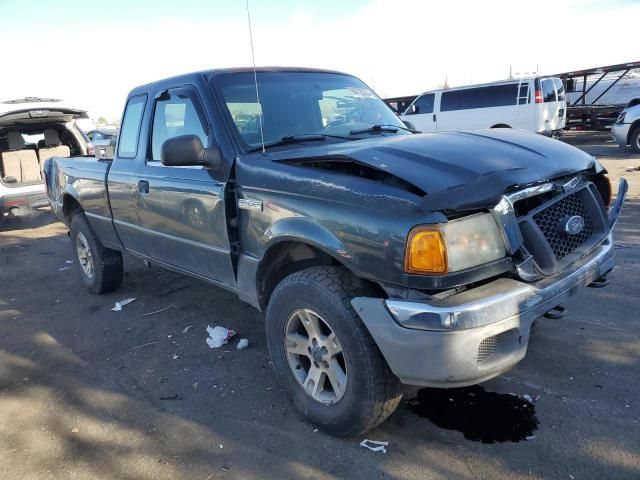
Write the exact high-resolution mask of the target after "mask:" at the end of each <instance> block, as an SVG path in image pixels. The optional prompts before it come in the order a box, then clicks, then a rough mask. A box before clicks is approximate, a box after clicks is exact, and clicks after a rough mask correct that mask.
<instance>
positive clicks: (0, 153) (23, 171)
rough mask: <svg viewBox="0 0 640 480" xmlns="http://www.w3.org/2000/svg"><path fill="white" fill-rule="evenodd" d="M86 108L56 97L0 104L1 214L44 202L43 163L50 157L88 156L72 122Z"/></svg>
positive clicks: (44, 203)
mask: <svg viewBox="0 0 640 480" xmlns="http://www.w3.org/2000/svg"><path fill="white" fill-rule="evenodd" d="M78 118H87V114H86V112H84V111H83V110H77V109H74V108H67V107H65V106H64V105H63V104H61V103H60V101H59V100H54V99H41V98H37V97H28V98H25V99H17V100H9V101H6V102H0V218H2V217H4V216H6V215H11V214H17V213H20V212H22V211H24V210H26V209H31V208H38V207H43V206H47V205H48V201H47V197H46V194H45V189H44V184H43V181H42V174H41V167H42V165H43V163H44V161H45V160H46V159H47V158H49V157H51V156H54V155H56V156H58V157H64V156H70V155H86V154H87V153H88V150H87V138H86V136H85V135H84V133H83V132H82V131H81V130H80V129H79V128H78V127H77V126H76V124H75V120H76V119H78Z"/></svg>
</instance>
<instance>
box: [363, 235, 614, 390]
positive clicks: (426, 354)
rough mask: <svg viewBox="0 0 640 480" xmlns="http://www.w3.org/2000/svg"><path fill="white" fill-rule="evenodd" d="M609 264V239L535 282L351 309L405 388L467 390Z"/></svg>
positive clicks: (511, 361)
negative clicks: (539, 321)
mask: <svg viewBox="0 0 640 480" xmlns="http://www.w3.org/2000/svg"><path fill="white" fill-rule="evenodd" d="M614 264H615V252H614V247H613V240H612V237H611V236H609V237H608V238H607V239H606V240H605V241H604V242H603V243H602V244H600V246H598V247H597V248H596V249H595V250H594V251H593V252H592V253H591V254H590V255H589V256H587V257H584V258H583V259H582V260H580V261H578V262H576V264H574V266H573V268H571V269H569V270H567V271H565V272H563V273H561V274H559V275H556V276H554V277H552V278H547V279H544V280H540V281H538V282H535V283H526V282H522V281H519V280H514V279H508V278H501V279H498V280H495V281H493V282H491V283H488V284H485V285H482V286H480V287H477V288H474V289H471V290H467V291H465V292H462V293H460V294H457V295H452V296H450V297H447V298H444V299H442V300H438V301H434V302H432V303H430V304H427V303H416V302H407V301H400V300H384V299H378V298H365V297H358V298H354V299H353V300H352V305H353V307H354V308H355V310H356V312H358V315H359V316H360V318H361V319H362V321H363V322H364V324H365V325H366V326H367V328H368V329H369V332H370V333H371V335H372V336H373V338H374V340H375V341H376V343H377V344H378V347H379V348H380V351H381V352H382V354H383V356H384V357H385V359H386V360H387V363H388V364H389V367H390V368H391V370H392V371H393V372H394V373H395V375H396V376H397V377H398V378H399V379H400V380H401V381H402V382H403V383H406V384H410V385H421V386H432V387H460V386H466V385H473V384H476V383H480V382H483V381H485V380H489V379H490V378H492V377H495V376H497V375H500V374H501V373H503V372H505V371H507V370H509V369H511V368H513V367H514V366H515V365H516V364H517V363H518V362H519V361H520V360H522V358H523V357H524V356H525V353H526V351H527V345H528V343H529V333H530V330H531V325H532V323H533V321H534V320H535V319H536V318H538V317H540V316H541V315H544V314H545V313H546V312H548V311H549V310H551V309H553V308H554V307H556V306H558V305H560V304H561V303H563V302H565V301H566V300H567V299H568V298H569V297H571V296H573V295H574V294H575V293H576V292H578V291H579V290H581V289H582V288H583V287H585V286H587V285H589V284H590V283H592V282H593V281H594V280H596V279H598V278H600V277H602V276H604V275H606V274H607V273H608V272H609V271H610V270H611V269H612V268H613V266H614Z"/></svg>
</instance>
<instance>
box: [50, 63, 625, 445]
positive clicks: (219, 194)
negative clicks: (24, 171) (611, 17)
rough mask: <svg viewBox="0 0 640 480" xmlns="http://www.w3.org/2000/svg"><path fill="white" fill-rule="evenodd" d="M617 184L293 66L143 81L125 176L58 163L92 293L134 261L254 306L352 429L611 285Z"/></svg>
mask: <svg viewBox="0 0 640 480" xmlns="http://www.w3.org/2000/svg"><path fill="white" fill-rule="evenodd" d="M605 173H606V172H605V171H604V169H603V168H602V166H601V165H600V164H599V163H598V162H597V161H596V160H595V159H594V158H592V157H591V156H589V155H587V154H586V153H583V152H582V151H580V150H577V149H575V148H573V147H571V146H568V145H565V144H563V143H561V142H559V141H556V140H552V139H549V138H544V137H542V136H540V135H536V134H530V133H525V132H519V131H513V130H508V129H495V130H490V131H474V132H448V133H438V134H419V133H417V132H414V131H413V130H411V129H410V128H408V126H407V125H405V124H403V123H402V122H401V121H400V120H399V119H398V118H397V117H396V116H395V115H394V113H393V112H392V111H391V110H390V109H389V108H388V107H387V106H386V105H385V104H384V103H383V102H382V101H381V100H380V99H379V98H378V97H377V96H376V95H375V94H374V93H373V92H372V91H371V90H370V89H369V88H368V87H367V86H366V85H365V84H363V83H362V82H361V81H360V80H358V79H357V78H354V77H352V76H349V75H345V74H341V73H337V72H330V71H320V70H309V69H283V68H261V69H258V70H257V71H256V72H254V71H253V70H249V69H233V70H231V69H230V70H213V71H207V72H200V73H194V74H189V75H184V76H180V77H175V78H170V79H167V80H161V81H158V82H155V83H152V84H149V85H144V86H141V87H138V88H136V89H134V90H133V91H132V92H131V93H130V95H129V97H128V99H127V102H126V107H125V111H124V114H123V117H122V126H121V132H120V137H119V139H118V145H117V149H116V155H115V158H114V159H113V160H112V161H111V160H109V161H106V160H96V159H93V158H53V159H50V160H49V161H48V163H47V164H46V167H45V175H46V186H47V190H48V195H49V198H50V202H51V205H52V207H53V209H54V211H55V213H56V215H57V216H58V218H59V219H60V220H61V221H63V222H65V223H66V224H67V225H68V226H69V228H70V231H71V235H70V237H71V244H72V248H73V251H74V254H75V255H76V257H77V259H76V260H77V261H76V262H75V263H76V264H77V265H78V271H79V273H80V276H81V278H82V280H83V282H84V283H85V284H86V286H87V287H88V288H89V290H91V291H92V292H94V293H103V292H107V291H110V290H113V289H115V288H117V287H118V286H119V285H120V283H121V280H122V275H123V267H122V253H123V252H127V253H130V254H133V255H136V256H138V257H140V258H143V259H145V260H148V261H149V262H152V263H155V264H157V265H160V266H162V267H166V268H168V269H171V270H175V271H177V272H181V273H184V274H187V275H191V276H194V277H197V278H199V279H202V280H204V281H206V282H210V283H211V284H213V285H216V286H219V287H223V288H226V289H229V290H231V291H233V292H235V293H237V294H238V296H239V297H240V299H242V300H244V301H246V302H249V303H251V304H252V305H254V306H255V307H256V308H258V309H260V310H262V311H264V312H266V315H265V321H266V331H267V337H268V345H269V351H270V353H271V357H272V360H273V366H274V369H275V371H276V374H277V376H278V378H279V379H280V381H281V383H282V385H283V387H284V389H285V391H286V392H287V393H288V394H289V396H290V397H291V399H292V401H293V403H294V404H295V405H296V407H297V408H298V409H299V410H300V411H301V412H302V413H303V414H304V415H305V416H306V417H307V418H309V419H310V420H311V421H312V422H314V423H316V424H317V425H318V426H320V427H321V428H323V429H325V430H327V431H328V432H331V433H333V434H336V435H356V434H359V433H362V432H364V431H366V430H368V429H370V428H372V427H374V426H375V425H377V424H378V423H380V422H382V421H383V420H384V419H385V418H386V417H387V416H388V415H390V414H391V413H392V412H393V410H394V409H395V407H396V406H397V405H398V403H399V401H400V398H401V393H400V389H399V386H400V383H406V384H411V385H427V386H436V387H457V386H464V385H471V384H475V383H478V382H482V381H485V380H488V379H490V378H492V377H495V376H496V375H499V374H501V373H503V372H505V371H507V370H509V369H510V368H512V367H513V366H514V365H516V364H517V363H518V361H520V360H521V359H522V358H523V357H524V355H525V353H526V350H527V345H528V341H529V333H530V330H531V327H532V323H533V322H534V321H535V320H536V319H537V318H538V317H540V316H543V315H547V316H553V317H558V316H561V315H562V314H563V313H564V312H565V308H564V307H563V306H562V305H561V304H563V303H564V302H565V301H566V300H567V299H568V297H569V296H571V295H573V294H574V293H575V292H576V291H578V290H579V289H581V288H582V287H584V286H598V287H599V286H604V285H605V284H606V275H607V274H608V273H609V271H610V270H611V269H612V268H613V266H614V250H613V241H612V237H611V231H612V229H613V226H614V224H615V222H616V220H617V218H618V214H619V212H620V209H621V207H622V202H623V199H624V195H625V193H626V182H624V180H623V181H622V182H621V184H620V186H619V189H618V195H617V199H616V201H615V203H612V191H611V186H610V184H609V180H608V178H607V177H606V176H605ZM537 348H544V345H537Z"/></svg>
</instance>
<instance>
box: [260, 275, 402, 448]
mask: <svg viewBox="0 0 640 480" xmlns="http://www.w3.org/2000/svg"><path fill="white" fill-rule="evenodd" d="M360 295H367V289H366V288H365V287H364V285H363V284H362V283H361V282H360V281H359V280H358V279H357V278H356V277H354V276H353V275H352V274H351V273H350V272H348V271H347V270H345V269H344V268H339V267H313V268H309V269H306V270H302V271H299V272H296V273H294V274H292V275H289V276H288V277H286V278H285V279H284V280H282V281H281V282H280V283H279V284H278V286H277V287H276V288H275V290H274V292H273V294H272V295H271V299H270V301H269V305H268V307H267V315H266V317H267V318H266V321H267V324H266V330H267V344H268V346H269V353H270V355H271V360H272V363H273V367H274V370H275V373H276V376H277V377H278V380H279V381H280V383H281V385H282V387H283V388H284V390H285V391H286V393H287V394H288V396H289V398H290V399H291V400H292V402H293V404H294V406H295V407H296V409H297V410H298V411H299V412H300V413H302V415H304V416H305V417H306V418H307V419H308V420H309V421H311V422H312V423H314V424H316V425H317V426H318V427H319V428H321V429H322V430H324V431H326V432H328V433H330V434H333V435H337V436H342V437H351V436H356V435H360V434H362V433H364V432H366V431H367V430H370V429H372V428H374V427H375V426H376V425H378V424H380V423H382V422H383V421H384V420H385V419H386V418H387V417H388V416H389V415H391V413H393V411H394V410H395V409H396V407H397V406H398V404H399V403H400V400H401V398H402V394H401V393H400V391H399V381H398V379H397V378H396V377H395V375H393V373H392V372H391V370H390V369H389V366H388V365H387V363H386V361H385V360H384V358H383V357H382V354H381V353H380V350H379V349H378V346H377V345H376V343H375V342H374V340H373V338H372V337H371V335H370V334H369V332H368V330H367V328H366V327H365V326H364V324H363V323H362V321H361V320H360V318H359V317H358V314H357V313H356V312H355V311H354V309H353V307H352V306H351V299H352V298H353V297H356V296H360ZM309 319H312V320H314V321H312V322H311V323H315V327H311V329H310V330H309V329H308V328H307V327H305V326H304V325H303V323H306V324H309V323H310V322H309ZM292 321H293V322H294V323H292ZM296 328H297V330H295V329H296ZM314 328H315V330H313V329H314ZM309 331H311V332H313V331H317V332H318V333H319V334H318V335H315V334H313V333H309ZM300 332H302V333H300ZM332 335H333V336H332ZM316 337H317V338H316ZM291 338H294V339H296V340H297V341H293V342H292V341H291V340H290V339H291ZM332 338H333V339H335V341H334V340H331V339H332ZM327 339H329V340H328V341H327ZM327 349H328V350H327ZM335 352H339V353H337V354H335ZM334 354H335V355H334ZM336 365H338V366H339V367H340V368H339V369H336V370H332V369H333V368H334V367H335V366H336ZM312 369H313V372H314V373H313V374H311V373H310V372H312ZM317 372H320V373H317ZM336 372H340V373H339V374H336ZM316 374H317V376H316ZM312 377H313V379H312ZM315 379H317V381H315ZM336 381H337V385H338V387H337V388H336V387H334V382H336ZM316 383H317V384H318V385H319V386H320V387H319V388H318V387H316V386H315V384H316ZM303 385H305V386H304V387H303ZM305 387H306V388H305Z"/></svg>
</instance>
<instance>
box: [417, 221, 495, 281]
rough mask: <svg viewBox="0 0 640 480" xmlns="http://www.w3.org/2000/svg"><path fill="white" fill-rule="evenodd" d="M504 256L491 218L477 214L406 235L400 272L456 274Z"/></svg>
mask: <svg viewBox="0 0 640 480" xmlns="http://www.w3.org/2000/svg"><path fill="white" fill-rule="evenodd" d="M505 255H506V252H505V247H504V241H503V240H502V235H501V234H500V231H499V230H498V225H497V224H496V222H495V220H494V219H493V216H492V215H490V214H488V213H479V214H476V215H470V216H468V217H464V218H460V219H457V220H452V221H450V222H447V223H442V224H439V225H429V226H420V227H415V228H414V229H413V230H411V232H409V238H408V239H407V249H406V252H405V260H404V269H405V271H406V272H407V273H422V274H443V273H447V272H459V271H460V270H466V269H467V268H471V267H476V266H478V265H482V264H484V263H488V262H492V261H494V260H498V259H500V258H502V257H504V256H505Z"/></svg>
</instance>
